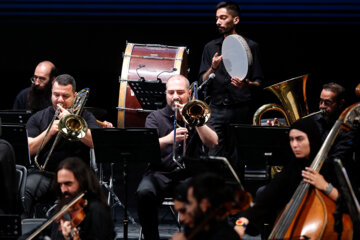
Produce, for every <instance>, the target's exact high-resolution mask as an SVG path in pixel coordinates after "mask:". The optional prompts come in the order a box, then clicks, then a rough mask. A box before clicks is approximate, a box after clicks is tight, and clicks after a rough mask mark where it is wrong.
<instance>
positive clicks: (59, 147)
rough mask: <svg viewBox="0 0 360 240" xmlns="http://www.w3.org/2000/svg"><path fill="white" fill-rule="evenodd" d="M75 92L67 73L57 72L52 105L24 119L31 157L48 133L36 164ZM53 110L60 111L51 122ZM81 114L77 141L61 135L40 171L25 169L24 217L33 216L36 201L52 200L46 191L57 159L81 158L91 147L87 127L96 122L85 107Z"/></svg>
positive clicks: (73, 81) (51, 140)
mask: <svg viewBox="0 0 360 240" xmlns="http://www.w3.org/2000/svg"><path fill="white" fill-rule="evenodd" d="M76 95H77V93H76V82H75V79H74V78H73V77H72V76H70V75H68V74H63V75H59V76H58V77H56V79H55V80H54V81H53V85H52V93H51V102H52V106H50V107H48V108H45V109H43V110H41V111H39V112H37V113H36V114H34V115H33V116H31V117H30V119H29V120H28V122H27V124H26V129H27V131H28V142H29V151H30V155H31V156H34V155H35V154H36V153H37V152H38V150H39V148H40V145H41V142H42V140H43V139H44V137H45V135H46V133H47V132H48V136H47V138H46V139H45V141H44V146H43V149H41V151H40V154H39V157H38V162H39V164H40V165H42V164H44V162H45V159H46V157H47V156H48V154H49V152H50V149H51V147H52V145H53V142H54V140H55V137H56V135H57V134H58V131H59V130H58V124H59V120H58V119H61V118H62V117H64V116H66V115H68V114H69V111H68V110H67V109H69V108H71V107H72V105H73V103H74V100H75V97H76ZM60 105H62V106H60ZM56 109H59V112H60V114H59V116H58V117H57V119H55V120H54V121H53V122H52V120H53V118H54V115H55V111H56ZM82 117H83V118H84V119H85V121H86V122H87V124H88V127H89V129H88V130H87V132H86V135H85V137H84V138H82V139H81V141H77V142H70V141H68V140H66V139H65V138H63V137H60V138H59V141H58V142H57V144H56V145H55V148H54V150H53V152H52V154H51V155H50V159H49V161H48V164H47V165H46V168H45V171H40V170H37V169H36V168H34V169H30V170H29V175H28V178H27V183H26V187H25V204H24V205H25V206H24V208H25V214H24V215H25V217H31V216H32V215H33V213H32V211H33V206H34V204H35V203H36V202H46V203H49V202H50V203H53V199H54V194H53V193H52V192H51V191H50V185H51V180H52V178H53V176H54V170H55V169H56V167H57V165H58V164H59V162H60V161H61V160H63V159H65V158H66V157H70V156H77V157H80V158H81V159H84V160H87V159H89V152H90V148H92V147H93V142H92V138H91V131H90V128H98V127H99V125H98V123H97V122H96V119H95V117H94V116H93V115H92V114H91V113H89V112H87V111H86V110H84V111H83V113H82ZM51 122H52V125H51V128H50V131H47V128H48V127H49V125H50V123H51Z"/></svg>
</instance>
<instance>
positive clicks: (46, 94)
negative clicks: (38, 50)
mask: <svg viewBox="0 0 360 240" xmlns="http://www.w3.org/2000/svg"><path fill="white" fill-rule="evenodd" d="M56 72H57V70H56V67H55V65H54V64H53V63H52V62H50V61H42V62H40V63H39V64H38V65H37V66H36V68H35V71H34V75H33V76H32V77H31V79H30V80H31V86H30V87H27V88H25V89H23V90H21V91H20V92H19V93H18V95H17V96H16V98H15V101H14V105H13V109H21V110H23V109H28V110H31V111H32V112H33V113H35V112H37V111H39V110H42V109H44V108H46V107H48V106H51V84H52V81H54V79H55V77H56Z"/></svg>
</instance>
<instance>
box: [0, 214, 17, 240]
mask: <svg viewBox="0 0 360 240" xmlns="http://www.w3.org/2000/svg"><path fill="white" fill-rule="evenodd" d="M20 236H21V218H20V215H12V214H0V239H18V238H19V237H20Z"/></svg>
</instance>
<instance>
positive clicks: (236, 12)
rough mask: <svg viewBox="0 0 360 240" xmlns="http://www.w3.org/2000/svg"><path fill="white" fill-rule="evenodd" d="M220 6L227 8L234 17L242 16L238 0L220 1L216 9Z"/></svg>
mask: <svg viewBox="0 0 360 240" xmlns="http://www.w3.org/2000/svg"><path fill="white" fill-rule="evenodd" d="M219 8H226V10H227V11H228V12H229V13H230V14H231V16H233V17H239V16H240V12H241V10H240V7H239V5H238V4H237V3H236V2H233V1H227V2H220V3H218V4H217V5H216V10H218V9H219Z"/></svg>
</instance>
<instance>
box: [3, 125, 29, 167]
mask: <svg viewBox="0 0 360 240" xmlns="http://www.w3.org/2000/svg"><path fill="white" fill-rule="evenodd" d="M1 128H2V134H1V138H2V139H5V140H6V141H8V142H9V143H10V144H11V146H12V147H13V148H14V153H15V159H16V164H19V165H23V166H25V167H27V166H29V165H30V164H31V160H30V154H29V145H28V139H27V131H26V128H25V125H2V126H1Z"/></svg>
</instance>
